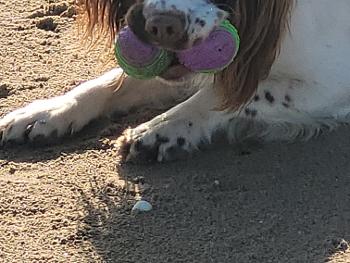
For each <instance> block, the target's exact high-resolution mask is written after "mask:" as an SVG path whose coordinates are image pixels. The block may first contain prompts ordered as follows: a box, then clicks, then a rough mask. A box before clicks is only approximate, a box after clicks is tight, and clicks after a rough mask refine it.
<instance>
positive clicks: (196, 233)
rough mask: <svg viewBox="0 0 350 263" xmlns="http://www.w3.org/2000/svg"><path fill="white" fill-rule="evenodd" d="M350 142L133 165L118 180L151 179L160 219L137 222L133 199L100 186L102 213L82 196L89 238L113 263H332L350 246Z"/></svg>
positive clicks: (147, 216)
mask: <svg viewBox="0 0 350 263" xmlns="http://www.w3.org/2000/svg"><path fill="white" fill-rule="evenodd" d="M349 139H350V136H349V133H348V129H346V128H344V129H340V130H339V131H338V132H336V133H333V134H331V135H327V136H323V137H320V138H318V139H314V140H312V141H310V142H308V143H295V144H289V145H287V144H277V143H276V144H269V145H265V146H264V148H263V149H253V150H252V149H251V146H250V145H249V144H247V145H243V146H241V147H240V150H239V151H237V149H236V148H235V147H234V146H231V147H228V146H225V145H220V146H216V147H214V148H213V149H210V150H208V151H206V152H205V153H203V154H201V155H200V156H198V157H195V158H193V159H189V160H185V161H181V162H174V163H168V164H155V165H147V166H140V165H127V166H125V167H123V168H120V169H119V171H118V173H119V177H120V178H123V179H124V180H125V181H128V182H129V183H130V184H132V183H131V182H132V181H133V180H134V179H133V178H143V179H142V180H144V181H145V182H146V184H147V185H148V186H149V188H148V189H147V190H146V191H145V192H144V194H143V198H144V199H146V200H148V201H150V202H151V203H152V204H153V206H154V209H153V211H151V212H149V213H144V214H133V213H131V207H132V205H133V204H134V203H135V195H136V193H135V192H134V191H132V190H131V191H125V190H121V188H120V187H119V188H118V186H116V185H104V186H103V187H98V186H96V189H97V190H96V193H95V194H97V195H98V198H99V200H100V202H101V204H102V206H101V205H100V206H99V207H103V208H96V206H94V205H92V204H91V201H90V200H91V199H90V198H87V196H84V193H82V195H81V197H82V198H81V202H83V203H84V206H85V209H86V212H87V216H86V218H85V221H84V224H83V225H82V227H81V229H80V230H79V231H80V234H81V235H84V236H86V237H87V238H88V240H89V241H90V242H91V243H92V244H93V246H94V247H95V249H96V251H97V252H98V253H99V255H100V256H101V257H102V258H103V260H104V261H105V262H191V263H193V262H200V263H204V262H220V263H221V262H227V263H232V262H238V263H240V262H242V263H244V262H324V261H327V260H328V259H329V258H330V257H331V256H332V254H333V253H336V252H339V251H340V252H341V251H342V250H346V249H347V243H346V241H344V240H350V172H349V170H350V164H349V155H350V151H349V149H350V140H349ZM253 148H254V147H253ZM242 149H243V150H242ZM123 189H125V188H123Z"/></svg>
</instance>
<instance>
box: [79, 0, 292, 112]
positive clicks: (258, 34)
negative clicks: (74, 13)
mask: <svg viewBox="0 0 350 263" xmlns="http://www.w3.org/2000/svg"><path fill="white" fill-rule="evenodd" d="M81 1H83V6H84V8H85V10H86V11H87V12H86V13H87V15H88V26H87V28H88V30H89V32H94V29H95V28H96V27H99V28H100V29H102V30H100V31H99V32H108V34H109V35H110V37H111V39H112V40H114V38H115V35H116V34H117V33H118V30H119V29H120V28H121V27H122V26H125V25H128V26H129V27H130V28H131V30H132V31H133V32H134V33H135V35H137V36H138V37H139V38H140V39H141V40H143V41H145V42H148V43H152V44H154V45H157V46H159V47H161V48H165V49H169V50H182V49H187V48H190V47H192V46H193V45H195V44H196V43H197V42H199V41H201V40H203V39H205V38H206V37H207V36H208V35H209V34H210V32H211V31H212V30H213V29H214V28H215V27H217V26H218V25H219V24H220V23H221V22H222V21H223V20H224V19H229V20H230V21H231V23H233V24H234V25H235V26H236V27H237V28H238V31H239V33H240V37H241V49H240V51H239V53H238V56H237V57H236V59H235V60H234V62H233V63H232V64H231V65H230V66H229V67H228V68H226V69H225V70H223V71H222V72H219V73H217V74H216V76H215V80H216V82H215V83H216V87H217V89H218V90H219V92H220V93H221V94H222V98H223V107H224V108H239V107H240V106H241V105H242V104H244V103H246V102H247V101H248V100H249V99H250V98H251V97H252V95H253V94H254V92H255V91H256V88H257V86H258V83H259V81H261V80H262V79H264V78H266V77H267V75H268V73H269V71H270V69H271V66H272V63H273V61H274V60H275V57H276V55H277V53H278V50H279V45H280V42H281V38H282V36H283V33H284V32H285V31H286V28H288V18H289V14H290V10H291V8H292V6H293V3H294V1H295V0H81ZM173 66H176V65H173ZM177 74H180V75H181V74H182V73H181V72H178V73H177ZM170 76H172V77H174V74H170ZM175 76H176V74H175ZM193 76H195V74H192V77H193ZM166 77H167V76H166V75H165V76H164V78H166ZM179 77H181V76H179Z"/></svg>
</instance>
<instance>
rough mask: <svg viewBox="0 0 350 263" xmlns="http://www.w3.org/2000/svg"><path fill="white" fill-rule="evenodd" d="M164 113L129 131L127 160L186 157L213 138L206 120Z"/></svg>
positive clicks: (163, 159) (127, 135) (158, 159)
mask: <svg viewBox="0 0 350 263" xmlns="http://www.w3.org/2000/svg"><path fill="white" fill-rule="evenodd" d="M163 116H164V115H163ZM163 116H158V117H156V118H155V119H153V120H152V121H150V122H147V123H144V124H141V125H140V126H138V127H136V128H135V129H130V130H128V131H126V132H125V136H126V138H127V144H128V147H127V149H128V151H127V152H126V155H127V157H126V161H131V162H133V161H136V162H139V161H141V162H144V161H158V162H163V161H171V160H175V159H183V158H185V157H187V156H188V155H189V154H190V153H192V152H193V151H195V150H197V149H198V145H199V144H200V143H202V142H204V141H206V140H210V135H209V133H208V130H207V129H206V127H204V125H203V123H201V122H198V121H196V120H189V119H176V118H175V119H172V118H169V119H167V118H165V117H163Z"/></svg>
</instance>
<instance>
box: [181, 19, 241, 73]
mask: <svg viewBox="0 0 350 263" xmlns="http://www.w3.org/2000/svg"><path fill="white" fill-rule="evenodd" d="M239 44H240V38H239V35H238V32H237V29H236V28H235V27H234V26H233V25H232V24H231V23H230V22H229V21H228V20H225V21H224V22H223V23H222V24H221V25H220V27H218V28H217V29H216V30H214V31H213V32H212V33H210V35H209V37H208V38H207V39H205V40H204V41H203V42H201V43H200V44H198V45H196V46H194V47H192V48H190V49H187V50H183V51H180V52H178V53H177V57H178V59H179V62H180V63H181V64H183V65H184V66H185V67H187V68H188V69H190V70H191V71H193V72H202V73H215V72H217V71H220V70H222V69H224V68H226V67H228V66H229V65H230V64H231V62H232V61H233V59H234V58H235V56H236V55H237V52H238V49H239Z"/></svg>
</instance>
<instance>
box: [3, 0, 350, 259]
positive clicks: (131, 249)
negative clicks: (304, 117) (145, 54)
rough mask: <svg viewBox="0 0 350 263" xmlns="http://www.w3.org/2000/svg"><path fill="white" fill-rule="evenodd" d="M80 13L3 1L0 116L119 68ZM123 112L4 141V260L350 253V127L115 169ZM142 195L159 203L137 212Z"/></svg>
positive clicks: (33, 0) (55, 4)
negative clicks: (56, 138) (93, 43)
mask: <svg viewBox="0 0 350 263" xmlns="http://www.w3.org/2000/svg"><path fill="white" fill-rule="evenodd" d="M49 6H50V8H48V7H49ZM73 15H74V9H72V5H71V3H66V2H59V1H52V0H51V1H44V0H27V1H20V0H0V116H3V115H4V114H5V113H7V112H9V111H11V110H13V109H15V108H18V107H20V106H22V105H25V104H27V103H28V102H30V101H32V100H34V99H39V98H48V97H52V96H55V95H59V94H63V93H64V92H66V91H68V90H70V89H72V88H73V87H74V86H75V85H76V84H77V83H79V82H81V81H84V80H87V79H91V78H94V77H96V76H98V75H99V74H101V72H103V71H104V70H107V69H108V68H110V67H111V65H110V64H104V62H105V60H104V59H103V58H102V57H101V56H100V54H101V53H103V52H102V50H103V49H104V47H103V46H97V47H96V48H95V49H94V50H93V51H92V52H90V53H87V52H86V50H85V48H82V47H81V45H80V44H79V42H78V41H79V36H78V34H77V32H76V27H75V26H74V20H75V19H74V16H73ZM127 121H129V120H125V119H123V120H120V121H119V120H117V121H114V122H111V121H108V120H105V121H101V122H98V123H94V124H93V125H90V127H89V128H88V129H87V130H85V131H84V132H82V133H80V134H79V135H77V136H76V137H74V138H71V139H67V140H64V141H63V142H62V143H60V144H59V145H56V146H50V147H44V148H38V149H33V148H28V147H24V146H20V147H13V148H11V149H6V150H4V149H2V150H1V149H0V262H6V263H7V262H16V263H17V262H121V263H126V262H137V263H138V262H142V263H143V262H157V263H160V262H186V263H194V262H198V263H206V262H213V263H232V262H233V263H235V262H237V263H241V262H242V263H246V262H259V263H265V262H282V263H284V262H293V263H295V262H300V263H308V262H317V263H319V262H325V261H329V262H337V263H340V262H350V251H349V250H346V241H349V240H350V164H349V160H350V135H349V128H342V129H339V130H338V131H337V132H335V133H332V134H330V135H324V136H322V137H320V138H317V139H314V140H312V141H310V142H308V143H295V144H290V145H286V144H277V143H276V144H269V145H257V144H242V145H232V146H230V147H228V146H225V145H217V146H216V147H213V148H211V149H208V150H207V151H205V152H204V153H203V154H201V155H199V156H197V157H195V158H193V159H190V160H186V161H181V162H175V163H169V164H152V165H142V166H140V165H129V166H126V167H122V168H121V167H120V166H119V164H118V156H117V149H116V146H115V145H114V140H115V138H117V137H118V134H119V133H120V130H121V126H120V124H121V123H124V124H125V122H127ZM124 124H121V125H124ZM104 128H108V129H109V132H107V133H106V131H105V130H104ZM139 198H145V199H147V200H149V201H150V202H151V203H152V204H153V206H154V209H153V210H152V211H151V212H149V213H146V214H133V213H131V208H132V206H133V205H134V204H135V202H136V200H137V199H139Z"/></svg>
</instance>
